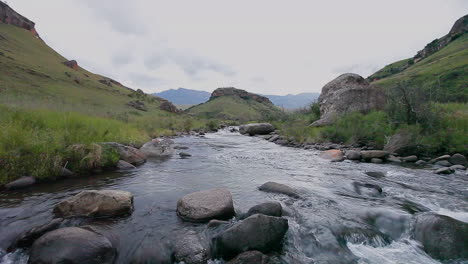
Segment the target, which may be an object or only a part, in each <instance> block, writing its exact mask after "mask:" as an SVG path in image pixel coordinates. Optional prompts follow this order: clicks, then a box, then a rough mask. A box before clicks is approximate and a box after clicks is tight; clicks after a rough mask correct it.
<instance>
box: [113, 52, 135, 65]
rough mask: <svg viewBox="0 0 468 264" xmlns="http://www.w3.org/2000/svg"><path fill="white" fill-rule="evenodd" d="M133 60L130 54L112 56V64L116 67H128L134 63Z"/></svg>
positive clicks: (120, 53) (122, 53)
mask: <svg viewBox="0 0 468 264" xmlns="http://www.w3.org/2000/svg"><path fill="white" fill-rule="evenodd" d="M134 60H135V59H134V58H133V56H132V54H130V53H124V52H119V53H117V54H114V56H113V57H112V63H113V64H114V65H116V66H123V65H128V64H130V63H132V62H134Z"/></svg>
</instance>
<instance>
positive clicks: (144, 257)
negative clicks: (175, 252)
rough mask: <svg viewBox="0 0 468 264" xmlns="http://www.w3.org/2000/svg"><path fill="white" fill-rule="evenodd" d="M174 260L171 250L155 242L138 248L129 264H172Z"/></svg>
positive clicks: (145, 243)
mask: <svg viewBox="0 0 468 264" xmlns="http://www.w3.org/2000/svg"><path fill="white" fill-rule="evenodd" d="M172 263H174V258H173V256H172V250H171V249H170V248H169V247H168V246H167V245H163V244H161V243H158V242H156V241H151V242H144V244H143V245H141V246H139V247H138V249H137V250H136V252H135V254H134V255H133V257H132V260H131V261H130V264H172Z"/></svg>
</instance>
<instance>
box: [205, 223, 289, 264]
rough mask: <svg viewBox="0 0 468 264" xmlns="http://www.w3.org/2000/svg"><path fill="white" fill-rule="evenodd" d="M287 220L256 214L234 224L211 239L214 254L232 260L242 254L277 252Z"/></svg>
mask: <svg viewBox="0 0 468 264" xmlns="http://www.w3.org/2000/svg"><path fill="white" fill-rule="evenodd" d="M288 227H289V226H288V220H286V219H284V218H280V217H273V216H266V215H261V214H256V215H252V216H250V217H248V218H247V219H245V220H243V221H241V222H239V223H237V224H235V225H234V226H232V227H231V228H229V229H227V230H225V231H224V232H223V233H221V234H219V235H218V236H216V237H215V238H214V239H213V242H214V247H215V251H216V254H217V255H219V256H221V257H226V258H232V257H234V256H236V255H238V254H240V253H242V252H245V251H249V250H258V251H261V252H263V253H267V252H270V251H272V250H277V249H279V248H280V247H281V242H282V239H283V237H284V235H285V234H286V232H287V231H288Z"/></svg>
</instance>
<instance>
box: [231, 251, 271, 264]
mask: <svg viewBox="0 0 468 264" xmlns="http://www.w3.org/2000/svg"><path fill="white" fill-rule="evenodd" d="M267 262H268V256H266V255H264V254H263V253H262V252H260V251H256V250H253V251H247V252H244V253H241V254H239V255H238V256H237V257H235V258H234V259H232V260H230V261H228V262H227V263H226V264H267Z"/></svg>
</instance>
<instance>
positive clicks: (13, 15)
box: [0, 1, 39, 37]
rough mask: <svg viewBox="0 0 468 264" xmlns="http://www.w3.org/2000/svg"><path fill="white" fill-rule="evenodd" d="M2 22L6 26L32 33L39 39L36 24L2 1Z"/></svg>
mask: <svg viewBox="0 0 468 264" xmlns="http://www.w3.org/2000/svg"><path fill="white" fill-rule="evenodd" d="M0 22H2V23H5V24H10V25H14V26H17V27H20V28H24V29H26V30H28V31H30V32H31V33H32V34H33V35H34V36H36V37H39V34H38V33H37V31H36V28H35V26H36V25H35V24H34V22H32V21H31V20H29V19H27V18H25V17H24V16H22V15H20V14H18V13H17V12H16V11H15V10H13V9H12V8H11V7H10V6H8V5H7V4H6V3H3V2H1V1H0Z"/></svg>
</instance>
